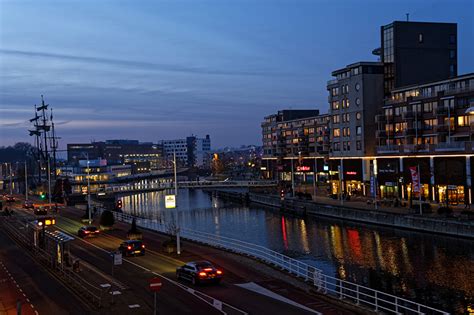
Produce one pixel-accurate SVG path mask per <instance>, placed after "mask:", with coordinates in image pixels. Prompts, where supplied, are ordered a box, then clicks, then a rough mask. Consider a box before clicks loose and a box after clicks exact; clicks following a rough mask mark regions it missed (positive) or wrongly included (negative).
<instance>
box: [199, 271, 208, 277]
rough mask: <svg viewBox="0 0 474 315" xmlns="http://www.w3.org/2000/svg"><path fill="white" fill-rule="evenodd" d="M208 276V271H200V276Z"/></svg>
mask: <svg viewBox="0 0 474 315" xmlns="http://www.w3.org/2000/svg"><path fill="white" fill-rule="evenodd" d="M206 276H207V273H205V272H202V271H201V272H200V273H199V277H206Z"/></svg>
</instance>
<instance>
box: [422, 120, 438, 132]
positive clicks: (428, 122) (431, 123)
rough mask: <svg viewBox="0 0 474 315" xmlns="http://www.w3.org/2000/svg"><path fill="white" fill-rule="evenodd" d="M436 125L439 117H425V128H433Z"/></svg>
mask: <svg viewBox="0 0 474 315" xmlns="http://www.w3.org/2000/svg"><path fill="white" fill-rule="evenodd" d="M436 125H438V120H437V119H425V120H424V121H423V129H424V130H431V129H433V128H434V127H435V126H436Z"/></svg>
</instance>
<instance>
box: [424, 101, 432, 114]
mask: <svg viewBox="0 0 474 315" xmlns="http://www.w3.org/2000/svg"><path fill="white" fill-rule="evenodd" d="M423 112H424V113H430V112H433V103H431V102H428V103H424V104H423Z"/></svg>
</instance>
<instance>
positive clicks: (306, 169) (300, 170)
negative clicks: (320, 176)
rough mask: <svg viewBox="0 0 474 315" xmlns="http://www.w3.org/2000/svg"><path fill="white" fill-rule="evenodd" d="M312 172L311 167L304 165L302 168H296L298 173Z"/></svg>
mask: <svg viewBox="0 0 474 315" xmlns="http://www.w3.org/2000/svg"><path fill="white" fill-rule="evenodd" d="M310 170H311V168H310V167H309V166H304V165H302V166H297V167H296V171H297V172H308V171H310Z"/></svg>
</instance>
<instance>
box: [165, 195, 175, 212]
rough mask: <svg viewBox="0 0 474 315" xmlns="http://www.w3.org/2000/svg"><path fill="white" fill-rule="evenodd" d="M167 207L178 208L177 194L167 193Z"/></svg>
mask: <svg viewBox="0 0 474 315" xmlns="http://www.w3.org/2000/svg"><path fill="white" fill-rule="evenodd" d="M165 208H166V209H174V208H176V196H175V195H166V196H165Z"/></svg>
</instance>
